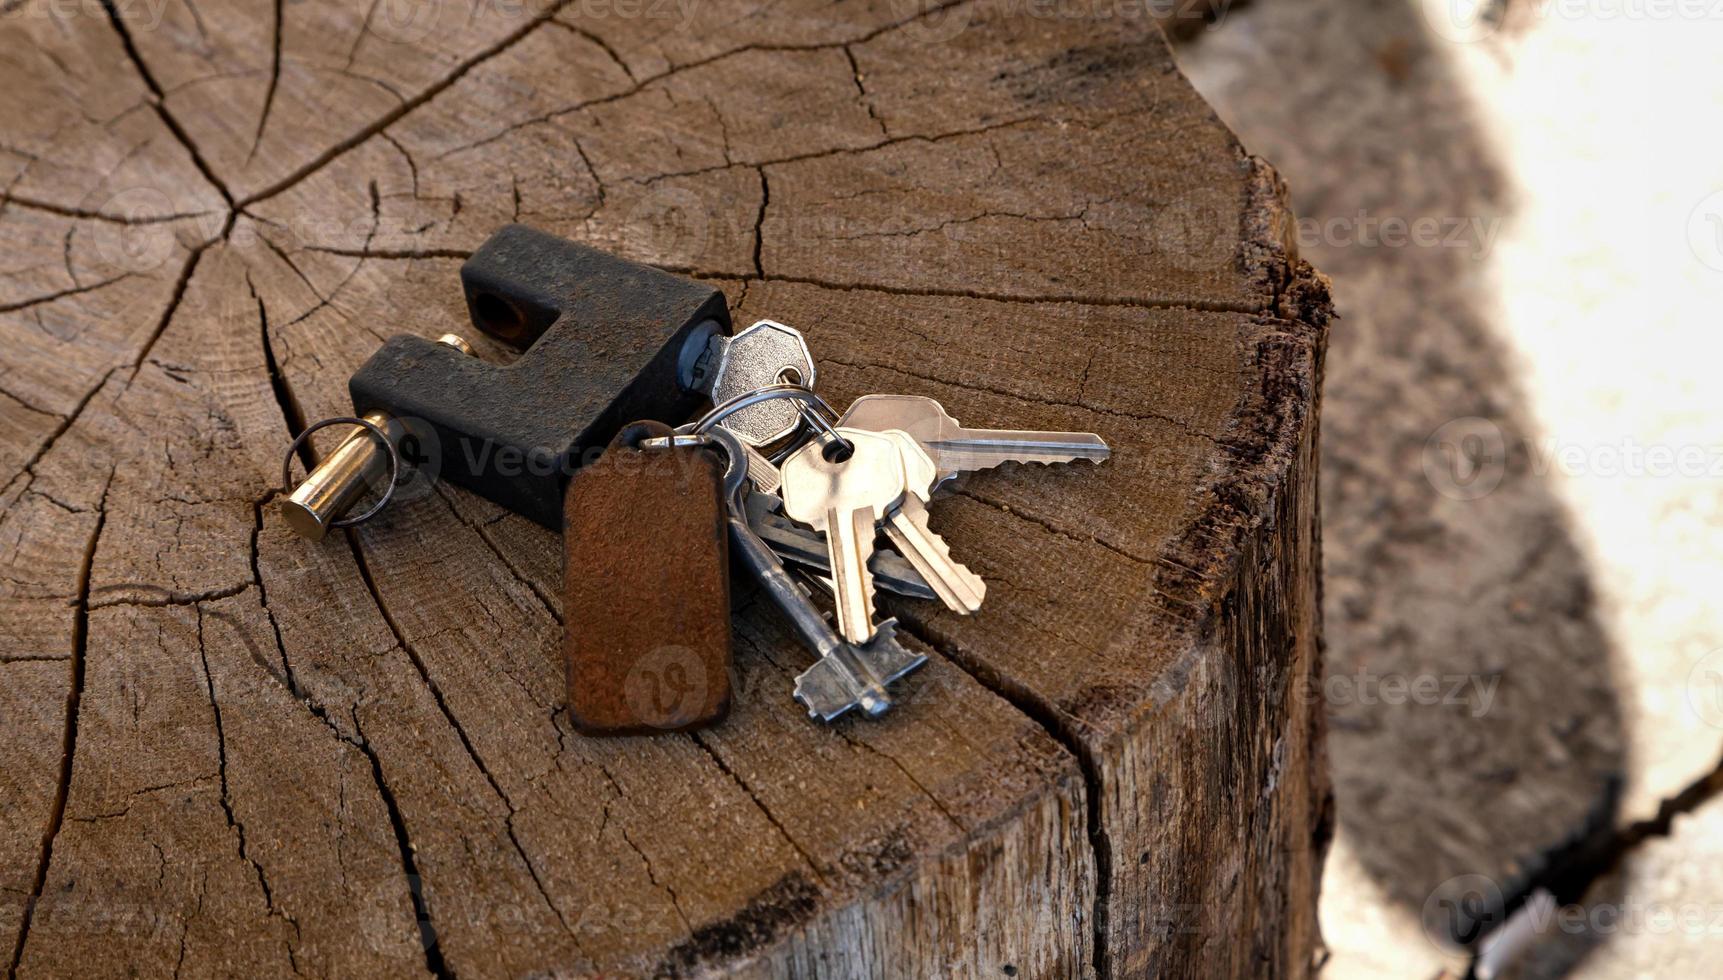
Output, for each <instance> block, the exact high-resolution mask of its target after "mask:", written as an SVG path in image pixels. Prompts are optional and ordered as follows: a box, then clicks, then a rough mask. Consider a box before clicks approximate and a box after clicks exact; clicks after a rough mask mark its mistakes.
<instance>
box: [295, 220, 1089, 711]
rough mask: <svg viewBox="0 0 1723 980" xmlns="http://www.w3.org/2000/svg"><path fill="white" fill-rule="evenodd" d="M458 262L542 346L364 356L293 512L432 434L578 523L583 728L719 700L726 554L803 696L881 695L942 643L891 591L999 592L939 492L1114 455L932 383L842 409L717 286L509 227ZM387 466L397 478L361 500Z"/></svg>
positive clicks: (720, 705) (571, 539) (574, 643)
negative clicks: (786, 641)
mask: <svg viewBox="0 0 1723 980" xmlns="http://www.w3.org/2000/svg"><path fill="white" fill-rule="evenodd" d="M461 277H462V282H463V284H464V286H465V287H466V291H467V300H468V307H469V310H470V311H471V313H472V317H473V322H474V324H475V325H476V326H478V327H479V328H480V329H481V330H483V331H484V332H486V333H487V334H490V335H492V336H493V337H496V338H498V339H499V340H503V341H505V342H507V343H510V344H513V345H515V346H521V347H525V348H526V349H525V350H524V352H523V353H522V354H521V355H520V357H519V358H517V359H516V360H515V361H514V362H513V363H511V364H507V365H495V364H490V363H487V362H484V361H482V360H480V359H479V358H477V357H475V356H474V355H473V349H472V347H471V345H470V344H468V343H466V342H465V341H464V340H462V339H461V338H458V337H453V336H449V337H445V338H443V339H442V340H441V341H438V342H437V343H432V342H430V341H426V340H423V339H421V338H418V337H411V336H402V337H395V338H392V339H391V340H390V341H388V342H387V343H386V344H385V345H384V347H383V349H382V350H380V351H379V352H378V353H377V354H376V355H375V356H373V357H372V359H371V360H370V361H368V362H367V363H366V364H365V366H364V367H362V368H361V369H360V371H359V373H357V374H355V375H354V378H353V381H352V382H351V384H350V388H351V390H352V392H353V401H354V413H355V414H354V415H353V416H351V417H341V418H338V419H326V420H324V421H322V422H319V423H317V424H316V425H314V426H312V427H310V428H308V429H307V430H305V432H303V433H302V434H301V435H300V436H299V438H298V439H296V440H295V441H294V444H293V445H292V446H290V447H289V449H288V453H287V459H286V460H285V461H284V480H285V479H286V476H287V468H288V467H289V466H290V465H291V462H292V458H293V455H294V453H295V451H296V450H297V449H298V448H299V446H300V445H301V444H302V442H303V441H304V439H305V438H306V437H307V436H309V435H310V434H311V432H313V431H315V430H316V429H318V428H320V427H322V426H324V425H328V424H331V423H341V422H345V423H351V424H353V425H355V426H357V427H358V428H357V429H356V430H355V431H354V432H353V433H352V434H351V435H350V436H349V437H348V438H347V439H346V440H345V441H344V442H343V443H342V444H341V445H340V446H338V447H337V448H336V449H335V451H334V452H333V453H331V454H330V455H329V456H328V457H327V458H325V459H324V460H323V462H322V463H320V464H319V465H318V466H317V467H316V468H315V469H314V470H313V471H312V472H311V473H309V474H308V476H307V478H306V480H305V481H304V482H303V483H301V484H300V485H299V486H298V487H297V488H296V489H294V490H293V491H292V492H291V494H289V495H288V496H287V497H286V498H285V499H284V500H283V502H282V505H281V506H282V509H283V511H284V513H285V515H286V517H287V519H288V522H289V524H290V525H291V526H293V527H294V528H295V529H296V530H298V531H299V532H300V533H301V534H304V535H305V536H307V537H311V538H314V539H316V538H321V537H322V536H323V534H324V533H326V531H327V530H328V529H330V528H334V527H343V526H348V525H351V524H355V523H359V522H360V521H363V520H367V519H369V518H371V517H373V516H375V515H376V514H377V513H378V512H379V511H381V510H382V509H383V507H384V506H385V505H386V504H387V502H388V500H389V497H390V494H392V493H393V490H394V487H395V485H396V477H397V475H398V473H399V471H400V470H401V468H402V463H401V459H402V452H401V451H400V449H399V448H398V447H399V445H400V444H402V443H403V442H404V441H405V440H407V439H413V440H415V441H418V442H421V443H425V442H428V443H430V444H432V445H440V446H441V454H440V459H439V460H438V462H439V463H440V467H439V469H438V470H437V473H438V475H440V476H441V477H442V478H443V479H446V480H450V481H452V482H455V483H457V484H460V485H461V486H464V487H466V488H468V489H469V490H472V491H473V492H476V493H478V494H480V495H482V496H485V497H487V498H488V499H491V500H493V501H495V502H496V503H498V504H501V505H503V506H504V507H507V508H509V509H510V510H514V511H516V512H518V513H521V514H523V515H525V516H527V517H530V518H532V519H534V520H537V521H539V522H540V523H543V524H546V525H548V526H552V527H557V526H560V527H561V528H562V529H563V532H564V572H563V588H564V594H565V616H564V619H565V636H564V644H563V649H564V659H565V663H566V667H567V675H568V684H569V716H570V718H571V720H572V722H573V723H574V725H575V727H576V728H577V729H578V730H580V731H582V732H585V733H588V734H593V735H620V734H632V733H640V732H652V731H669V730H686V729H692V728H698V727H702V726H705V725H710V724H713V723H715V722H717V721H718V720H721V719H722V718H723V717H724V715H725V713H726V712H727V710H728V707H729V704H730V690H731V682H730V622H729V578H728V572H729V564H730V560H731V558H732V557H734V559H735V560H736V561H738V562H739V563H740V564H741V565H742V566H743V567H744V568H745V569H747V571H748V572H749V573H750V574H752V575H753V576H754V577H755V578H756V579H757V580H758V581H759V583H760V585H761V587H762V588H763V589H764V590H765V591H766V592H767V594H768V595H769V596H770V597H771V598H772V600H773V602H774V603H775V604H776V605H777V607H778V608H779V610H780V611H781V612H782V613H783V614H784V616H785V617H786V618H787V619H788V620H789V622H790V624H791V626H792V627H793V628H794V630H795V632H796V634H797V636H798V637H799V638H800V639H801V640H802V642H803V643H804V644H805V645H806V646H807V647H808V649H809V650H810V652H811V653H813V654H814V656H815V661H814V663H813V665H812V666H811V667H809V668H808V669H807V670H806V671H804V672H803V673H802V674H801V675H799V676H798V677H797V678H796V683H795V690H794V697H795V698H796V700H798V701H800V702H801V703H802V705H803V706H804V707H805V708H806V709H807V711H808V713H809V715H810V716H812V717H813V718H815V719H819V720H822V721H831V720H833V719H836V718H838V717H840V716H842V715H844V714H846V713H848V712H849V711H851V710H853V709H855V708H858V707H859V708H861V709H862V711H863V712H864V713H865V714H868V715H879V714H882V713H884V712H885V711H887V710H888V709H889V708H890V707H891V705H892V694H891V691H890V685H891V684H892V683H893V682H895V681H897V680H898V679H899V678H901V677H903V676H904V675H906V674H908V673H909V672H911V671H913V670H914V669H915V668H917V667H919V666H920V665H921V664H922V663H923V662H924V661H925V658H924V657H923V656H922V655H920V654H916V653H913V652H911V651H909V650H907V649H905V648H904V647H903V646H902V645H901V644H899V643H898V641H897V639H896V623H895V621H894V620H892V619H886V620H884V621H881V622H875V618H874V589H875V587H876V586H878V587H880V588H883V589H886V590H888V591H892V592H896V593H898V594H901V595H905V596H909V597H914V598H922V599H934V600H938V601H940V602H943V603H944V604H945V605H946V606H947V607H949V608H950V609H952V610H954V611H956V612H959V613H963V614H968V613H973V612H975V611H976V610H978V609H979V608H980V606H981V603H982V600H983V599H984V598H985V596H986V584H985V583H984V582H982V580H981V579H980V578H979V577H978V576H977V575H975V574H974V573H973V572H971V571H970V570H969V569H968V568H966V567H965V566H963V565H962V564H960V563H958V562H957V561H956V560H955V559H954V558H953V557H952V555H951V551H950V549H949V548H948V547H947V546H946V544H945V542H944V541H943V540H942V539H941V538H940V537H939V536H938V535H937V534H935V533H934V532H933V531H932V530H931V529H929V527H928V524H927V519H928V512H927V506H928V504H929V503H930V502H931V501H932V500H933V499H934V494H935V492H936V491H937V490H938V489H939V488H940V487H941V486H943V485H945V484H946V483H948V482H950V481H951V480H952V479H953V478H955V477H956V476H957V475H959V474H961V473H965V472H969V471H973V470H980V469H987V468H989V467H993V466H998V465H1000V464H1002V463H1006V462H1034V463H1062V462H1070V461H1075V460H1085V459H1086V460H1091V461H1095V462H1099V461H1101V460H1104V459H1106V458H1107V455H1108V448H1107V445H1106V443H1105V442H1103V441H1102V440H1101V438H1100V437H1099V436H1096V435H1093V434H1091V433H1067V432H1020V431H1013V430H983V429H966V428H964V427H963V426H961V425H959V424H958V423H957V421H956V420H955V419H953V418H952V417H951V416H950V415H948V414H947V413H946V412H945V410H944V408H943V407H941V406H940V404H939V403H938V402H937V401H934V400H933V399H931V398H924V397H919V396H914V395H867V396H864V397H862V398H859V399H857V400H856V401H855V402H854V403H853V404H852V405H850V406H849V408H848V410H847V411H845V412H844V413H843V414H842V415H841V416H840V415H837V414H836V413H835V412H833V411H832V409H831V408H830V407H829V406H828V405H827V404H826V403H825V401H824V400H823V399H821V398H820V397H819V396H818V395H817V394H816V393H815V392H814V389H813V383H814V380H815V367H814V363H813V358H812V355H811V354H810V353H809V351H808V347H807V344H806V342H805V341H804V340H803V338H802V336H801V334H800V333H799V332H797V331H796V330H794V329H793V328H791V327H788V326H785V325H784V324H781V323H777V322H775V321H771V320H762V321H759V322H757V323H755V324H754V325H753V326H750V327H748V328H747V329H745V330H742V331H740V332H737V333H735V334H734V335H733V336H732V335H730V329H729V318H728V311H727V308H726V305H725V303H724V299H723V295H722V294H721V293H719V292H718V291H717V290H715V289H713V288H711V287H710V286H706V285H704V284H700V283H695V282H692V281H690V280H686V279H683V278H681V277H678V276H674V275H671V274H669V273H665V272H662V271H660V270H657V269H653V268H651V267H648V266H643V265H639V264H638V263H633V262H629V261H627V260H623V259H620V258H617V257H615V256H610V255H607V254H605V253H602V252H599V251H597V250H595V249H591V248H588V247H586V246H582V245H578V244H575V243H573V242H567V241H564V240H561V239H557V238H554V237H552V236H549V235H545V234H543V233H542V232H536V231H534V230H532V229H529V228H524V227H521V226H509V227H507V228H504V229H503V230H501V231H499V232H498V233H497V234H496V235H494V236H493V237H492V238H491V240H490V241H488V242H487V243H486V244H485V245H484V246H483V247H481V248H480V249H479V250H478V251H477V252H475V253H474V255H473V257H472V258H471V259H469V260H468V262H467V264H466V265H465V266H463V268H462V271H461ZM701 402H706V403H709V404H712V405H713V406H714V407H712V408H711V409H710V410H709V411H707V412H706V413H705V414H704V415H702V416H701V417H700V418H699V419H698V420H696V421H694V422H691V423H686V424H683V425H680V426H678V427H676V428H674V429H672V428H671V426H672V425H675V423H676V422H678V421H680V420H681V419H686V418H687V417H688V416H689V414H691V409H692V408H693V407H695V406H697V405H698V404H699V403H701ZM630 418H633V419H639V420H640V421H636V422H633V423H631V424H627V425H623V424H621V423H623V422H625V421H626V420H628V419H630ZM601 450H602V455H599V453H600V451H601ZM593 457H596V461H593ZM385 473H386V476H385ZM373 483H381V484H382V485H383V495H382V498H381V499H380V500H379V501H378V502H377V503H376V504H374V505H373V506H371V507H370V508H369V509H368V510H367V511H366V512H365V513H364V514H362V515H360V516H358V517H354V518H346V517H343V514H344V512H345V511H346V510H347V509H349V508H351V507H352V506H353V505H354V503H355V502H356V501H357V500H358V499H359V498H360V497H362V496H363V494H364V491H365V488H366V487H367V486H369V485H370V484H373ZM881 535H883V536H884V537H885V538H886V539H887V540H888V541H889V543H890V546H891V547H890V548H889V549H880V548H876V539H877V538H878V537H879V536H881ZM791 567H794V568H795V569H796V572H795V573H792V572H791V571H790V568H791ZM815 588H818V589H820V590H822V591H824V592H828V593H829V594H830V596H831V598H832V604H833V606H834V612H833V615H832V617H831V619H832V620H835V624H834V622H832V621H829V620H828V616H827V614H826V613H825V612H823V611H822V610H821V608H820V606H819V605H818V604H817V603H816V602H815V600H814V589H815Z"/></svg>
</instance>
